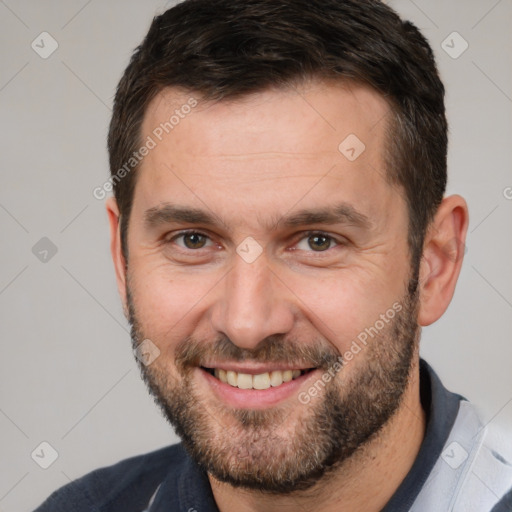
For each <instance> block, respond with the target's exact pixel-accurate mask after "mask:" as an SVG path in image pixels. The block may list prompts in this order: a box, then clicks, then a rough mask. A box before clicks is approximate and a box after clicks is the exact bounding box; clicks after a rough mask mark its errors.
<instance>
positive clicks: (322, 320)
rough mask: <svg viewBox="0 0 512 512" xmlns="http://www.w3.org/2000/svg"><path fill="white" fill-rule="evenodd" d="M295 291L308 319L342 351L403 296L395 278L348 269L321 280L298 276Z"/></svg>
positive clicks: (392, 310) (390, 309) (391, 309)
mask: <svg viewBox="0 0 512 512" xmlns="http://www.w3.org/2000/svg"><path fill="white" fill-rule="evenodd" d="M293 291H294V293H295V294H296V296H297V297H299V299H300V301H301V303H302V305H301V310H302V313H303V315H304V316H305V317H306V318H307V321H308V322H309V323H311V324H312V325H313V326H314V328H315V329H316V330H317V331H318V332H319V333H320V334H321V335H322V336H323V337H325V338H326V339H327V340H328V341H330V342H331V344H332V345H333V346H334V347H335V348H336V349H337V350H338V351H339V352H341V353H342V354H343V353H344V352H345V351H346V350H348V349H349V348H350V346H351V344H352V342H353V341H354V340H355V339H356V338H357V337H358V336H359V335H360V334H361V333H362V332H364V331H365V329H367V328H371V327H372V326H374V325H375V323H376V322H377V321H379V319H380V318H381V315H386V313H389V312H390V311H391V313H393V314H394V308H393V305H394V304H395V305H396V303H397V302H400V301H401V300H402V295H401V294H402V289H401V288H400V289H397V285H396V282H392V281H391V280H390V279H388V280H386V281H385V280H384V279H381V280H378V279H376V278H375V276H373V277H372V278H371V279H370V278H369V276H366V275H364V274H355V273H354V274H350V273H348V272H347V273H342V274H340V275H337V276H336V277H335V276H334V275H333V276H332V278H326V279H322V280H321V281H312V280H304V279H295V283H294V286H293Z"/></svg>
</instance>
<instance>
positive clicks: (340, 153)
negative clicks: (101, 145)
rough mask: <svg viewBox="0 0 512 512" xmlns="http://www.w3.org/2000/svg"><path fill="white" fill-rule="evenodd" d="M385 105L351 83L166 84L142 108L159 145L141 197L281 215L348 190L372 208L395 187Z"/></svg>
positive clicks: (146, 162)
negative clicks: (388, 175) (227, 92)
mask: <svg viewBox="0 0 512 512" xmlns="http://www.w3.org/2000/svg"><path fill="white" fill-rule="evenodd" d="M388 112H389V105H388V103H387V102H386V100H385V99H384V98H383V97H382V96H380V95H379V94H378V93H376V92H375V91H373V90H372V89H370V88H369V87H365V86H361V85H356V84H349V83H344V84H339V83H336V84H333V83H320V82H316V83H315V82H312V83H309V84H305V85H303V86H301V87H300V88H299V87H297V88H289V89H283V90H266V91H263V92H260V93H256V94H251V95H248V96H246V97H242V98H240V99H236V100H223V101H219V102H204V101H201V98H200V97H199V96H196V95H194V94H193V93H187V92H183V91H177V90H175V89H166V90H163V91H162V92H160V93H159V94H158V95H157V96H156V97H155V98H154V99H153V101H152V102H151V103H150V105H149V106H148V108H147V111H146V114H145V116H144V120H143V124H142V134H141V135H142V140H147V138H148V137H149V138H151V139H152V140H153V141H154V143H155V146H154V148H153V149H152V150H151V151H150V152H149V154H148V155H147V156H146V157H145V158H144V159H143V161H142V163H141V164H140V168H139V170H138V171H137V172H139V176H138V179H137V186H136V193H135V196H136V198H138V200H140V201H142V203H143V204H144V206H145V207H146V208H150V207H154V206H156V205H157V204H158V203H163V202H176V201H182V200H183V199H184V198H187V201H188V202H194V203H195V205H196V206H200V205H201V202H203V203H207V205H210V204H211V205H215V206H217V207H218V208H219V209H224V210H226V211H227V210H228V209H229V205H232V206H236V207H238V208H240V207H245V208H246V209H247V210H252V211H251V213H256V215H257V216H258V215H262V214H263V213H264V212H267V213H268V214H269V215H276V216H279V215H281V214H282V211H281V210H283V209H287V208H288V209H290V208H292V207H293V205H294V204H296V203H297V202H298V201H299V200H300V202H301V206H303V207H306V206H307V204H308V202H309V203H310V204H314V203H315V202H318V201H326V200H328V198H329V197H330V196H332V195H336V194H338V193H339V192H342V195H343V200H344V201H348V202H352V203H353V202H358V203H359V204H360V205H362V206H363V207H364V206H365V203H366V209H367V211H368V212H369V213H370V212H371V211H372V210H375V208H377V207H378V206H379V204H376V202H375V198H373V199H372V196H373V195H377V196H379V195H380V199H378V200H377V203H379V201H380V203H385V202H386V198H388V199H389V195H390V194H393V191H392V190H387V191H385V193H383V190H382V189H383V187H387V188H389V186H388V185H387V182H386V180H384V179H383V177H384V175H385V168H384V166H385V162H384V158H383V155H384V148H385V142H386V130H387V127H386V118H387V113H388ZM394 193H395V194H396V191H395V192H394ZM301 196H303V197H302V198H301ZM228 199H229V200H228ZM202 206H205V205H204V204H203V205H202ZM380 206H381V207H382V206H385V204H380ZM212 207H213V206H212ZM255 210H256V211H255Z"/></svg>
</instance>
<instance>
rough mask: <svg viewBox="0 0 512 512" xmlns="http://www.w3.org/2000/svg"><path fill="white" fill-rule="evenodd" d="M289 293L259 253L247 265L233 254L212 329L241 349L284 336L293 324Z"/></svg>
mask: <svg viewBox="0 0 512 512" xmlns="http://www.w3.org/2000/svg"><path fill="white" fill-rule="evenodd" d="M291 296H292V294H291V292H290V291H289V289H288V288H287V287H286V285H285V284H284V283H283V282H282V281H281V280H280V279H279V277H278V276H277V275H276V274H275V273H274V272H273V271H272V270H271V268H270V267H269V265H268V263H267V259H266V258H265V256H264V254H262V255H261V256H260V257H259V258H258V259H257V260H256V261H254V262H252V263H247V262H246V261H244V260H243V259H242V258H240V257H238V255H236V256H235V257H234V265H233V267H232V268H231V270H230V271H229V272H228V274H227V275H226V277H225V279H224V280H223V285H222V286H221V287H220V289H218V296H217V300H216V302H215V304H214V306H213V310H212V315H211V321H212V327H213V329H214V330H215V331H216V332H218V333H222V334H224V335H225V336H227V337H228V338H229V339H230V341H231V342H232V343H234V344H235V345H237V346H238V347H240V348H244V349H248V350H251V349H255V348H257V347H258V345H259V344H260V343H261V342H262V341H263V340H264V339H265V338H267V337H268V336H271V335H277V334H286V333H288V332H290V331H291V329H292V326H293V321H294V313H293V304H292V301H291Z"/></svg>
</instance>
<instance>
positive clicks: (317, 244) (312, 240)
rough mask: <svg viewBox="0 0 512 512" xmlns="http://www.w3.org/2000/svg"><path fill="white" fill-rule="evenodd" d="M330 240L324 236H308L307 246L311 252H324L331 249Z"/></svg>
mask: <svg viewBox="0 0 512 512" xmlns="http://www.w3.org/2000/svg"><path fill="white" fill-rule="evenodd" d="M331 243H332V238H331V237H330V236H326V235H310V236H309V237H308V245H309V247H310V248H311V249H313V251H326V250H327V249H329V248H330V247H331Z"/></svg>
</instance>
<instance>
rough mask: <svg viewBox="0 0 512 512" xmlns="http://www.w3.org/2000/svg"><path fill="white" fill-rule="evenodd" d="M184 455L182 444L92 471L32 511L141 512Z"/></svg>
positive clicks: (182, 459)
mask: <svg viewBox="0 0 512 512" xmlns="http://www.w3.org/2000/svg"><path fill="white" fill-rule="evenodd" d="M186 458H187V455H186V453H185V450H184V449H183V447H182V445H181V444H175V445H172V446H168V447H165V448H161V449H159V450H156V451H154V452H151V453H147V454H144V455H138V456H136V457H131V458H129V459H125V460H122V461H120V462H118V463H117V464H114V465H112V466H108V467H104V468H100V469H97V470H95V471H92V472H91V473H88V474H87V475H85V476H83V477H82V478H79V479H78V480H75V481H73V482H71V483H69V484H67V485H65V486H64V487H61V488H60V489H58V490H57V491H55V492H54V493H53V494H52V495H51V496H50V497H49V498H48V499H47V500H46V501H45V502H44V503H43V504H42V505H41V506H40V507H39V508H37V509H36V511H35V512H50V511H51V512H64V511H66V512H69V511H70V510H73V512H82V511H83V512H85V511H87V512H91V511H94V512H114V511H118V510H119V511H123V512H132V511H133V512H140V511H141V510H143V509H144V508H145V507H146V505H147V503H148V501H149V500H150V498H151V496H152V495H153V493H154V492H155V490H156V488H157V487H158V485H159V484H160V483H161V482H162V480H163V479H164V478H165V477H166V476H167V475H168V474H169V473H172V472H175V473H176V474H178V473H179V472H180V471H181V468H182V466H183V465H184V463H185V461H186Z"/></svg>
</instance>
